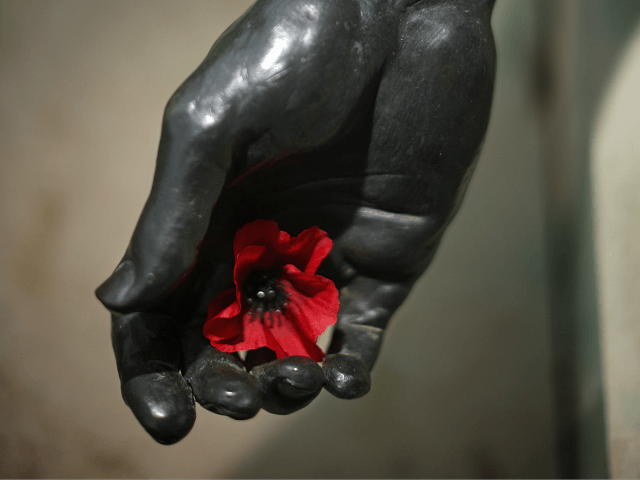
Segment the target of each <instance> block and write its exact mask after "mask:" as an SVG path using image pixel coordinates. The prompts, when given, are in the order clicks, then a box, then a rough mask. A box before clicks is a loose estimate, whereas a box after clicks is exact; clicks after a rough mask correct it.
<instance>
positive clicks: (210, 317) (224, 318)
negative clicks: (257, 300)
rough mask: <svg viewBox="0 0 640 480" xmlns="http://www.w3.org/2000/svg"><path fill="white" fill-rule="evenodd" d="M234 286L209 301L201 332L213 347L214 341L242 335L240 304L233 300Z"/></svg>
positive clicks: (234, 298) (234, 297)
mask: <svg viewBox="0 0 640 480" xmlns="http://www.w3.org/2000/svg"><path fill="white" fill-rule="evenodd" d="M235 300H236V296H235V288H230V289H228V290H225V291H224V292H222V293H220V294H219V295H218V296H217V297H216V298H214V299H213V300H212V301H211V303H209V312H208V314H207V321H206V322H205V324H204V327H203V328H202V333H204V336H205V337H207V338H208V339H209V340H210V341H211V344H212V345H213V346H214V347H215V346H216V345H214V342H220V341H225V340H227V341H228V340H229V339H232V338H234V337H237V336H238V335H242V316H241V314H240V305H239V304H238V303H237V302H236V301H235Z"/></svg>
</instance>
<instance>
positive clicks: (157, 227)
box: [96, 91, 231, 312]
mask: <svg viewBox="0 0 640 480" xmlns="http://www.w3.org/2000/svg"><path fill="white" fill-rule="evenodd" d="M189 96H190V92H188V91H186V92H183V93H181V94H180V95H178V96H177V97H175V98H174V100H173V101H172V102H170V103H169V106H168V107H167V112H166V114H165V119H164V123H163V128H162V136H161V139H160V147H159V152H158V160H157V166H156V172H155V176H154V180H153V187H152V190H151V194H150V195H149V198H148V200H147V203H146V204H145V207H144V210H143V212H142V215H141V216H140V220H139V221H138V224H137V225H136V228H135V231H134V233H133V237H132V239H131V243H130V244H129V247H128V249H127V251H126V253H125V256H124V258H123V259H122V261H121V262H120V264H119V265H118V267H117V268H116V269H115V271H114V272H113V274H112V275H111V277H110V278H108V279H107V280H106V281H105V282H104V283H103V284H102V285H101V286H100V287H99V288H98V290H97V291H96V294H97V296H98V298H99V299H100V300H101V301H102V303H104V305H105V306H106V307H107V308H109V309H111V310H113V311H119V312H130V311H133V310H143V309H145V308H146V307H148V306H150V305H151V304H153V303H156V302H157V301H158V300H159V299H160V298H161V297H162V295H163V294H165V293H166V292H168V291H169V290H170V288H171V287H172V286H173V285H174V284H175V283H176V282H177V281H178V280H179V279H180V278H181V277H182V276H183V275H184V273H185V272H186V271H187V270H188V268H189V267H190V265H192V263H193V262H194V260H195V257H196V254H197V247H198V244H199V242H200V241H201V240H202V238H203V236H204V234H205V231H206V229H207V226H208V224H209V218H210V216H211V211H212V209H213V205H214V204H215V202H216V200H217V198H218V196H219V195H220V191H221V189H222V186H223V183H224V181H225V176H226V171H227V169H228V167H229V162H230V156H231V152H229V151H225V149H224V148H223V146H222V145H220V144H219V143H218V144H217V145H216V144H215V142H213V141H212V139H209V138H207V134H206V131H207V130H209V129H210V127H207V125H206V122H205V121H204V120H203V118H202V116H199V115H197V114H194V113H193V112H191V111H190V110H189V105H190V103H189V101H188V100H189V98H190V97H189ZM212 148H216V149H217V150H216V151H215V152H214V151H212Z"/></svg>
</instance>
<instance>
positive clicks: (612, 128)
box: [591, 28, 640, 478]
mask: <svg viewBox="0 0 640 480" xmlns="http://www.w3.org/2000/svg"><path fill="white" fill-rule="evenodd" d="M639 85H640V28H636V31H635V34H634V35H633V36H632V38H631V40H630V42H629V45H628V47H627V49H626V51H625V52H624V55H623V56H622V58H621V59H620V61H619V63H618V66H617V69H616V71H615V73H614V75H613V79H612V82H611V84H610V85H609V88H608V91H607V93H606V95H605V97H604V100H603V103H602V107H601V110H600V115H599V116H598V118H597V122H596V125H595V128H594V138H593V150H592V151H593V156H592V164H591V168H592V171H593V178H594V195H593V198H594V210H595V220H596V221H595V226H596V247H597V248H596V252H597V261H598V272H599V276H598V280H599V282H598V283H599V285H598V287H599V290H600V315H601V328H602V337H603V351H604V366H605V370H604V373H605V385H606V392H607V395H606V401H607V423H608V425H607V427H608V428H607V434H608V444H609V455H610V465H611V474H612V476H613V477H615V478H640V115H639V114H638V112H640V89H639V88H638V86H639Z"/></svg>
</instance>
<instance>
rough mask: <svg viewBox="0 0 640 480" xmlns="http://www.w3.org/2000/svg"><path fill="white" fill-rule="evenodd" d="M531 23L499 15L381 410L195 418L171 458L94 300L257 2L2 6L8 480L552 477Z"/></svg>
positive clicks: (0, 284)
mask: <svg viewBox="0 0 640 480" xmlns="http://www.w3.org/2000/svg"><path fill="white" fill-rule="evenodd" d="M533 4H534V2H532V1H531V0H529V1H522V2H502V4H500V3H499V5H498V7H497V9H496V12H495V15H494V25H495V31H496V35H497V43H498V49H499V55H500V57H499V73H498V84H497V89H496V92H497V94H496V99H495V106H494V114H493V118H492V122H491V126H490V129H489V134H488V137H487V142H486V146H485V149H484V154H483V156H482V159H481V161H480V164H479V167H478V169H477V172H476V174H475V177H474V179H473V181H472V182H471V186H470V189H469V192H468V195H467V198H466V200H465V202H464V204H463V207H462V209H461V211H460V213H459V215H458V217H457V218H456V220H455V221H454V223H453V225H452V226H451V228H450V231H449V232H448V234H447V235H446V237H445V241H444V243H443V245H442V248H441V251H440V252H439V253H438V255H437V257H436V260H435V262H434V265H433V266H432V268H431V269H430V270H429V272H428V273H427V274H426V275H425V276H424V277H423V278H422V279H421V280H420V282H419V284H418V285H417V286H416V289H415V290H414V292H413V294H412V295H411V297H410V298H409V300H408V301H407V303H406V304H405V305H404V307H403V308H402V309H401V311H400V312H399V313H398V314H397V316H396V318H395V321H394V324H393V326H392V327H391V331H390V332H389V335H388V337H387V340H386V344H385V346H384V350H383V353H382V354H381V356H380V359H379V361H378V365H377V367H376V369H375V371H374V386H373V389H372V391H371V393H370V394H369V395H368V396H367V397H365V398H363V399H361V400H358V401H354V402H344V401H339V400H337V399H335V398H332V397H331V396H330V395H328V394H326V393H323V394H322V395H321V396H320V398H319V399H318V400H317V401H316V402H315V403H314V404H312V405H311V406H310V407H308V408H307V409H306V410H304V411H302V412H299V413H297V414H295V415H292V416H288V417H277V416H273V415H270V414H267V413H264V412H262V413H260V414H259V415H258V417H257V418H255V419H253V420H250V421H247V422H235V421H232V420H230V419H227V418H224V417H219V416H215V415H212V414H209V413H208V412H205V411H203V410H202V409H199V411H198V421H197V423H196V426H195V428H194V431H193V432H192V433H191V434H190V436H189V437H187V438H186V439H185V440H184V441H182V442H181V443H179V444H177V445H175V446H172V447H162V446H160V445H157V444H155V443H154V442H153V441H152V440H151V439H150V438H149V437H148V436H147V435H146V433H145V432H144V431H143V430H142V428H140V427H139V426H138V425H137V424H136V423H135V420H134V418H133V416H132V414H131V412H130V411H129V410H128V409H127V408H126V407H125V406H124V404H123V403H122V400H121V398H120V394H119V386H118V381H117V375H116V371H115V365H114V361H113V357H112V353H111V346H110V340H109V319H108V314H107V312H106V311H105V310H104V309H103V308H102V307H101V306H100V305H99V303H98V302H97V301H96V300H95V298H94V296H93V289H94V288H95V287H96V286H97V285H98V284H99V283H100V282H101V281H102V280H103V279H104V278H106V276H107V275H108V274H109V273H110V271H111V269H112V268H113V267H114V266H115V265H116V263H117V261H118V260H119V258H120V256H121V255H122V253H123V252H124V249H125V247H126V245H127V243H128V240H129V236H130V233H131V231H132V229H133V227H134V225H135V222H136V219H137V216H138V215H139V212H140V210H141V208H142V205H143V202H144V200H145V197H146V195H147V194H148V191H149V187H150V182H151V177H152V173H153V166H154V157H155V151H156V148H157V142H158V138H159V125H160V118H161V115H162V110H163V108H164V103H165V102H166V100H167V99H168V97H169V95H170V94H171V93H172V92H173V90H174V89H175V88H176V87H177V86H178V85H179V84H180V82H181V81H182V80H183V79H184V78H185V77H186V76H187V75H188V74H189V73H190V72H191V71H192V70H193V69H194V68H195V67H196V66H197V64H198V63H199V62H200V60H201V59H202V58H203V57H204V55H205V54H206V52H207V51H208V49H209V48H210V46H211V44H212V43H213V41H214V40H215V38H216V37H217V36H218V35H219V34H220V33H221V31H222V30H223V29H224V28H226V26H227V25H228V24H230V23H231V22H232V21H233V20H234V18H235V17H237V16H238V15H239V14H240V13H241V12H242V11H243V10H244V9H245V8H246V7H247V6H248V5H249V2H248V1H244V0H242V1H241V0H233V1H231V0H218V1H213V0H211V1H208V2H205V1H188V2H170V1H160V0H147V1H136V2H130V1H125V0H120V1H115V0H111V1H109V2H102V1H57V2H39V1H27V0H3V1H2V2H0V332H1V337H0V401H1V402H2V403H1V405H2V407H1V408H0V476H7V477H12V476H27V477H28V476H35V477H77V476H83V477H112V476H115V477H128V476H133V477H148V476H149V477H194V476H195V477H197V476H214V477H220V476H240V477H242V476H247V477H251V476H302V477H304V476H315V477H323V476H346V477H349V476H370V477H378V476H391V477H403V476H406V477H412V476H418V477H429V476H439V477H455V476H458V477H465V476H471V477H477V476H484V477H487V476H488V477H491V476H499V477H509V476H515V477H528V476H534V477H547V476H554V475H555V472H556V470H555V463H554V460H553V448H552V447H553V435H552V424H551V386H550V374H549V369H550V359H549V356H550V353H549V340H548V324H547V315H546V300H545V293H544V279H543V278H544V277H543V267H542V265H543V260H542V257H543V253H544V252H543V243H542V242H543V241H542V238H543V237H542V228H543V226H542V222H543V215H542V207H541V205H542V188H541V186H540V181H541V173H540V167H539V162H538V156H537V155H538V144H537V139H536V136H535V134H534V128H533V124H534V117H533V112H532V105H531V99H530V97H529V96H528V93H527V88H528V87H527V85H528V80H527V79H528V78H529V76H530V74H531V71H530V63H531V51H532V46H531V42H532V32H531V24H532V23H531V16H532V8H533V7H532V5H533Z"/></svg>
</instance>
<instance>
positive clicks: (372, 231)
mask: <svg viewBox="0 0 640 480" xmlns="http://www.w3.org/2000/svg"><path fill="white" fill-rule="evenodd" d="M492 4H493V2H492V1H491V0H443V1H437V0H436V1H429V2H426V1H415V0H414V1H410V0H397V1H394V0H341V1H339V2H338V1H333V0H259V1H258V2H256V3H255V4H254V5H253V6H252V7H251V8H250V9H249V10H248V11H247V12H246V13H245V14H244V15H243V16H242V17H240V18H239V19H238V20H237V21H236V22H235V23H234V24H233V25H232V26H231V27H230V28H229V29H228V30H227V31H226V32H225V33H224V34H223V35H222V36H221V37H220V38H219V39H218V41H217V42H216V43H215V44H214V46H213V48H212V49H211V51H210V52H209V54H208V55H207V57H206V59H205V60H204V62H203V63H202V65H201V66H200V67H199V68H198V69H197V70H196V71H195V72H194V73H193V75H191V76H190V77H189V78H188V79H187V81H186V82H185V83H184V84H183V85H182V86H181V87H180V89H179V90H178V91H177V92H176V94H175V95H174V96H173V97H172V98H171V100H170V101H169V103H168V105H167V108H166V112H165V117H164V122H163V127H162V137H161V141H160V148H159V152H158V162H157V168H156V174H155V178H154V182H153V188H152V191H151V194H150V196H149V199H148V201H147V203H146V205H145V207H144V210H143V212H142V215H141V217H140V221H139V222H138V225H137V226H136V229H135V232H134V234H133V237H132V239H131V243H130V245H129V248H128V249H127V252H126V254H125V256H124V258H123V260H122V261H121V263H120V264H119V265H118V267H117V268H116V270H115V272H114V273H113V275H112V276H111V277H110V278H109V279H108V280H107V281H106V282H105V283H104V284H103V285H102V286H101V287H100V288H98V291H97V295H98V297H99V298H100V300H101V301H102V302H103V303H104V305H105V306H106V307H107V308H108V309H109V310H111V312H112V317H113V335H112V338H113V345H114V350H115V354H116V360H117V364H118V372H119V374H120V378H121V383H122V394H123V397H124V400H125V402H126V403H127V405H129V406H130V407H131V409H132V410H133V412H134V414H135V415H136V417H137V418H138V420H139V421H140V422H141V423H142V425H143V426H144V427H145V429H147V431H148V432H149V433H150V434H151V435H152V436H153V437H154V438H155V439H156V440H157V441H159V442H161V443H173V442H176V441H178V440H180V439H181V438H183V437H184V436H185V435H186V434H187V433H188V432H189V430H190V429H191V427H192V425H193V422H194V420H195V408H194V402H193V397H194V396H195V399H196V400H197V401H198V402H199V403H200V404H201V405H202V406H204V407H205V408H207V409H209V410H211V411H214V412H216V413H221V414H225V415H228V416H230V417H233V418H237V419H243V418H250V417H252V416H254V415H255V414H256V413H257V412H258V410H259V409H260V408H261V407H262V408H264V409H266V410H268V411H271V412H273V413H280V414H286V413H291V412H293V411H296V410H298V409H300V408H302V407H304V406H305V405H307V404H308V403H310V402H311V401H312V400H313V398H315V397H316V396H317V395H318V393H319V392H320V390H321V389H322V387H323V386H324V387H325V388H326V389H327V390H329V391H330V392H331V393H333V394H334V395H336V396H338V397H341V398H357V397H360V396H362V395H364V394H365V393H367V392H368V390H369V388H370V378H369V371H370V369H371V367H372V366H373V363H374V362H375V359H376V356H377V353H378V350H379V348H380V343H381V341H382V335H383V332H384V329H385V327H386V325H387V322H388V321H389V319H390V317H391V315H392V314H393V312H394V311H395V310H396V309H397V308H398V306H399V305H400V304H401V303H402V301H403V300H404V298H405V297H406V295H407V294H408V292H409V290H410V288H411V286H412V285H413V283H414V282H415V280H416V279H417V278H418V277H419V275H420V274H421V273H422V272H423V271H424V270H425V269H426V268H427V266H428V265H429V262H430V261H431V259H432V257H433V255H434V253H435V250H436V248H437V246H438V244H439V242H440V239H441V237H442V234H443V232H444V229H445V228H446V226H447V225H448V223H449V222H450V220H451V218H452V217H453V215H454V214H455V212H456V210H457V208H458V206H459V204H460V201H461V200H462V196H463V194H464V191H465V189H466V186H467V183H468V181H469V178H470V175H471V172H472V170H473V167H474V164H475V160H476V158H477V155H478V153H479V149H480V145H481V143H482V140H483V138H484V134H485V131H486V128H487V123H488V118H489V112H490V108H491V99H492V94H493V84H494V74H495V47H494V43H493V37H492V34H491V28H490V15H491V9H492V6H493V5H492ZM256 219H273V220H276V221H277V222H278V223H279V225H280V228H281V229H283V230H285V231H287V232H289V233H290V234H291V235H297V234H298V233H299V232H300V231H302V230H303V229H305V228H308V227H310V226H312V225H317V226H319V227H320V228H321V229H323V230H325V231H327V232H328V234H329V236H330V237H331V238H332V239H333V241H334V249H333V251H332V252H331V254H330V256H329V257H328V258H327V259H326V260H325V262H324V263H323V265H322V266H321V269H320V271H319V272H318V273H319V274H321V275H324V276H326V277H328V278H331V279H332V280H333V281H334V282H335V284H336V286H337V287H338V289H339V290H340V312H339V315H338V323H337V325H336V329H335V334H334V338H333V340H332V343H331V346H330V350H329V354H328V355H327V357H326V359H325V361H324V363H323V367H322V369H321V368H320V367H319V366H318V365H317V364H316V363H315V362H313V361H310V360H309V359H304V358H301V357H290V358H287V359H283V360H279V361H273V360H274V358H273V357H272V356H271V354H270V352H269V351H257V352H253V353H250V354H249V355H248V356H247V358H246V360H245V361H244V362H243V361H242V360H240V359H239V358H238V357H237V356H234V355H229V354H223V353H220V352H218V351H217V350H215V349H214V348H212V347H211V346H210V345H209V344H208V342H207V340H206V339H205V338H204V336H203V334H202V326H203V323H204V318H205V314H206V306H207V304H208V303H209V301H211V299H213V298H214V297H215V296H216V295H217V294H218V293H219V292H220V291H221V290H222V289H224V288H228V287H229V286H230V285H231V284H232V275H231V272H232V268H233V255H232V251H231V244H232V241H233V238H234V234H235V232H236V231H237V230H238V229H239V228H240V227H241V226H242V225H244V224H245V223H248V222H250V221H253V220H256Z"/></svg>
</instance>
